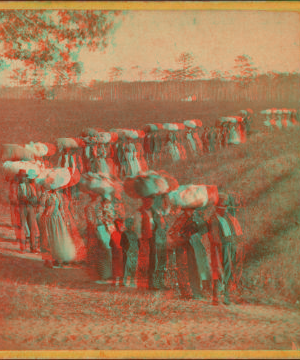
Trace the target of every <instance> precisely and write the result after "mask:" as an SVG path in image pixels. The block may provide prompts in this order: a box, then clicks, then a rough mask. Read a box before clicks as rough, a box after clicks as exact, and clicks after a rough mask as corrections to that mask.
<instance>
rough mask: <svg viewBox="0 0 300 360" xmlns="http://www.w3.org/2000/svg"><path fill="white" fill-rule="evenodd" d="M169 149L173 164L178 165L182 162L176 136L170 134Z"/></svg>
mask: <svg viewBox="0 0 300 360" xmlns="http://www.w3.org/2000/svg"><path fill="white" fill-rule="evenodd" d="M166 146H167V149H168V153H169V156H170V157H171V160H172V162H173V163H177V162H178V161H179V160H180V153H179V150H178V148H177V146H176V145H175V134H174V133H169V134H168V136H167V145H166Z"/></svg>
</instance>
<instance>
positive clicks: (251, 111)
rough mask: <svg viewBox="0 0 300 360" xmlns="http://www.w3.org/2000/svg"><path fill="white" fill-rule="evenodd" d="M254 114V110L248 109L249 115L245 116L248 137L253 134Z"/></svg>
mask: <svg viewBox="0 0 300 360" xmlns="http://www.w3.org/2000/svg"><path fill="white" fill-rule="evenodd" d="M252 114H253V110H252V109H247V116H246V118H245V128H246V135H247V137H249V136H250V134H251V124H252Z"/></svg>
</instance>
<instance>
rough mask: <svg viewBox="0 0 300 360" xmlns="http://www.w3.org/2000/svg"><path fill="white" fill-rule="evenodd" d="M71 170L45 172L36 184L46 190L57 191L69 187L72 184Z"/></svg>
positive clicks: (57, 169)
mask: <svg viewBox="0 0 300 360" xmlns="http://www.w3.org/2000/svg"><path fill="white" fill-rule="evenodd" d="M71 179H72V169H71V168H61V167H58V168H51V169H46V170H45V171H43V172H42V173H41V174H40V175H39V176H38V177H37V178H36V183H37V184H39V185H41V186H42V187H44V188H45V189H46V190H57V189H61V188H65V187H68V186H69V184H71Z"/></svg>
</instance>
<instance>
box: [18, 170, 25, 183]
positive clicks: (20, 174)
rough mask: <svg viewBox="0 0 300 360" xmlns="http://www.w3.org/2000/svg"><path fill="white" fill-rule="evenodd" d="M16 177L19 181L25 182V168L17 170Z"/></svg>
mask: <svg viewBox="0 0 300 360" xmlns="http://www.w3.org/2000/svg"><path fill="white" fill-rule="evenodd" d="M17 177H18V179H19V182H20V183H23V182H25V181H26V179H27V173H26V170H23V169H21V170H19V172H18V175H17Z"/></svg>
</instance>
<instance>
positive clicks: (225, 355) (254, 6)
mask: <svg viewBox="0 0 300 360" xmlns="http://www.w3.org/2000/svg"><path fill="white" fill-rule="evenodd" d="M23 9H24V10H26V9H28V10H30V9H33V10H34V9H49V10H51V9H53V10H55V9H74V10H178V11H182V10H220V11H222V10H224V11H225V10H240V11H247V10H249V11H250V10H251V11H254V10H258V11H279V12H283V11H285V12H298V13H299V16H300V1H265V2H260V1H253V2H243V1H221V2H217V1H215V2H201V1H178V2H177V1H176V2H172V1H164V2H156V1H149V2H146V1H7V2H6V1H0V11H1V10H23ZM299 36H300V34H299ZM2 326H3V325H2ZM3 358H5V359H99V358H102V359H169V358H172V359H299V358H300V351H298V350H271V351H269V350H73V351H72V350H71V351H69V350H32V351H31V350H23V351H22V350H20V351H8V350H0V359H3Z"/></svg>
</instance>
